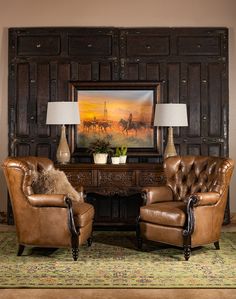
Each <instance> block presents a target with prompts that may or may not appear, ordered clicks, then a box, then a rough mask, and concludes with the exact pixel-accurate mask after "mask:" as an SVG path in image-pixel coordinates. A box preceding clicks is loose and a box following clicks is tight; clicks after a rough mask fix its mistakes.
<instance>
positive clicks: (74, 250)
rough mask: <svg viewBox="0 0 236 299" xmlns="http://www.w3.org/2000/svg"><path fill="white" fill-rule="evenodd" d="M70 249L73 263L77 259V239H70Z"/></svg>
mask: <svg viewBox="0 0 236 299" xmlns="http://www.w3.org/2000/svg"><path fill="white" fill-rule="evenodd" d="M71 245H72V246H71V247H72V248H71V249H72V257H73V260H74V261H77V260H78V257H79V242H78V238H73V236H72V238H71Z"/></svg>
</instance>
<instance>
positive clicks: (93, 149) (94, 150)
mask: <svg viewBox="0 0 236 299" xmlns="http://www.w3.org/2000/svg"><path fill="white" fill-rule="evenodd" d="M88 152H89V153H90V154H92V155H93V159H94V163H95V164H106V163H107V157H108V155H109V154H112V153H113V150H112V148H111V144H110V142H109V141H107V140H104V139H96V140H95V141H93V142H91V143H90V144H89V147H88Z"/></svg>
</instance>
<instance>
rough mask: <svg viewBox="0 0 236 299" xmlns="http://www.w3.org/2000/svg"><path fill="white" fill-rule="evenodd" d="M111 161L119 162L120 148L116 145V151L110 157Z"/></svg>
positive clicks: (113, 162)
mask: <svg viewBox="0 0 236 299" xmlns="http://www.w3.org/2000/svg"><path fill="white" fill-rule="evenodd" d="M111 163H112V164H120V149H119V147H116V151H115V154H114V156H112V157H111Z"/></svg>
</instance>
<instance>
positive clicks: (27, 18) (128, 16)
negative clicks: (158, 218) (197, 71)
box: [0, 0, 236, 212]
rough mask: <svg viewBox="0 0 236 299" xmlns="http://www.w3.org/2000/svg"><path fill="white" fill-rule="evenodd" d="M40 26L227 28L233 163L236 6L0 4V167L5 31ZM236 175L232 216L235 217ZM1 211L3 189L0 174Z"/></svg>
mask: <svg viewBox="0 0 236 299" xmlns="http://www.w3.org/2000/svg"><path fill="white" fill-rule="evenodd" d="M23 26H26V27H43V26H115V27H126V26H130V27H137V26H142V27H147V26H154V27H181V26H182V27H204V26H207V27H210V26H213V27H214V26H215V27H219V26H223V27H228V28H229V32H230V39H229V40H230V42H229V55H230V59H229V78H230V80H229V104H230V116H229V119H230V121H229V130H230V132H229V134H230V156H231V157H232V158H233V159H234V160H236V138H235V136H236V117H235V115H236V84H235V82H236V53H235V52H236V1H235V0H143V1H142V0H117V1H115V0H93V1H92V0H39V1H32V0H21V1H19V0H0V128H1V135H0V136H1V139H0V162H2V160H3V159H4V158H5V157H6V156H7V142H8V136H7V134H8V132H7V131H8V127H7V51H8V41H7V28H9V27H23ZM235 194H236V175H234V177H233V182H232V186H231V210H232V211H234V212H236V201H235ZM0 210H6V187H5V181H4V178H3V174H2V171H1V172H0Z"/></svg>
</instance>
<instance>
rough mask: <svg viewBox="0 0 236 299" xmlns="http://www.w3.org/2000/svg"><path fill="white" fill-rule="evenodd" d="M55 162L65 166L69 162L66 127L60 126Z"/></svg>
mask: <svg viewBox="0 0 236 299" xmlns="http://www.w3.org/2000/svg"><path fill="white" fill-rule="evenodd" d="M57 161H58V162H59V163H62V164H65V163H68V162H70V149H69V146H68V143H67V140H66V127H65V125H62V126H61V138H60V142H59V145H58V148H57Z"/></svg>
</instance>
